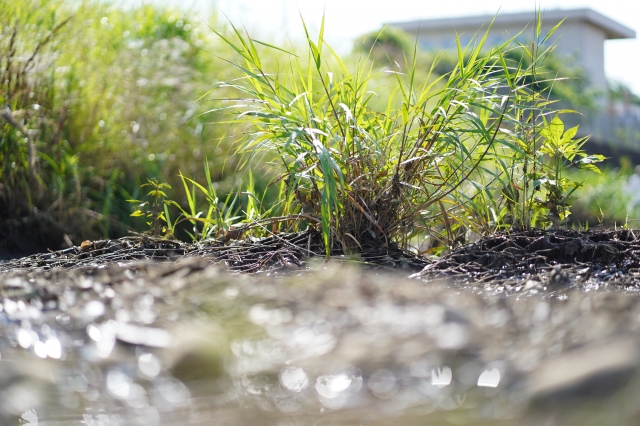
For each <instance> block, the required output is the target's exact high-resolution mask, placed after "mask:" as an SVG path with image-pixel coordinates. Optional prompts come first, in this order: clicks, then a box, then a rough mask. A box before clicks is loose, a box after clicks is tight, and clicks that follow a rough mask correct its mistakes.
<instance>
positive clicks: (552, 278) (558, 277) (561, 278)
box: [549, 265, 571, 288]
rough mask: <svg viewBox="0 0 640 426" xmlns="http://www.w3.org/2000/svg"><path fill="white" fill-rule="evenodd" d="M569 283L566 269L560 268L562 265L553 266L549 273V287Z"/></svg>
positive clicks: (569, 279) (567, 284) (563, 285)
mask: <svg viewBox="0 0 640 426" xmlns="http://www.w3.org/2000/svg"><path fill="white" fill-rule="evenodd" d="M570 284H571V278H570V277H569V274H568V273H567V272H566V271H563V270H562V266H560V265H556V266H554V267H553V270H551V273H550V274H549V288H560V287H568V286H569V285H570Z"/></svg>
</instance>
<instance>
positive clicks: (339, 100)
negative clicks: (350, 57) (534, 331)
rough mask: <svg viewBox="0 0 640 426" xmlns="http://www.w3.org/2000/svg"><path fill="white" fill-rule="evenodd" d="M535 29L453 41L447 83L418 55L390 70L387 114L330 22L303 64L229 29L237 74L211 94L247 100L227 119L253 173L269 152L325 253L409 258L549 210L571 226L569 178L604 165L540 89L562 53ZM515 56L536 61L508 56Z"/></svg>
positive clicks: (365, 66) (293, 209)
mask: <svg viewBox="0 0 640 426" xmlns="http://www.w3.org/2000/svg"><path fill="white" fill-rule="evenodd" d="M540 22H541V20H540V16H539V19H538V25H537V32H536V34H537V40H536V41H534V44H533V47H530V46H526V45H523V44H520V43H518V41H517V39H516V37H517V36H516V37H514V38H512V39H509V40H507V41H505V42H504V43H502V44H500V45H497V46H486V45H485V41H486V38H487V34H488V30H487V31H485V32H484V33H479V34H477V35H476V37H475V38H474V39H473V40H472V42H471V43H470V44H469V45H468V46H461V45H460V42H459V41H458V43H457V53H458V54H457V63H456V64H455V66H454V69H453V70H452V71H451V72H450V73H448V74H445V75H442V76H435V75H433V69H434V67H435V66H437V61H436V62H434V63H433V64H432V66H431V69H430V71H429V73H428V75H427V76H426V78H424V79H421V80H418V79H416V75H417V71H418V70H417V66H416V62H415V58H416V54H415V53H416V51H417V46H414V54H413V58H414V59H413V62H409V61H407V62H406V63H405V65H404V67H402V69H400V68H399V69H398V70H394V71H389V72H390V73H391V74H393V76H394V81H395V85H394V87H393V89H392V90H391V92H390V95H389V96H388V97H387V98H386V99H382V101H383V102H384V104H385V105H386V107H385V108H384V109H376V108H375V106H374V103H373V102H372V100H373V99H375V97H376V96H377V94H376V92H377V88H370V87H369V84H370V83H371V82H372V81H373V80H374V78H375V77H376V73H375V72H374V71H373V70H374V66H373V64H372V62H371V60H370V55H366V56H365V55H363V56H361V57H360V58H358V59H357V61H356V62H355V64H353V65H347V64H346V63H345V62H344V61H343V60H342V59H341V58H340V57H339V56H338V55H337V54H336V53H335V52H334V51H333V50H332V49H331V47H330V46H329V45H327V44H326V43H325V41H324V22H323V24H322V25H321V27H320V31H319V35H318V37H317V39H312V38H311V36H310V34H309V32H308V30H307V28H306V26H305V33H306V41H307V47H308V48H307V50H306V52H304V53H296V52H292V51H287V50H286V49H283V48H280V47H276V46H273V45H270V44H267V43H263V42H259V41H257V40H253V39H252V38H251V37H250V36H249V35H248V34H246V33H242V32H240V31H239V30H238V29H237V28H235V27H234V26H233V25H231V34H230V35H229V34H222V33H220V32H217V31H215V30H214V32H216V34H218V35H219V36H220V37H221V39H222V40H223V41H224V42H225V43H227V44H228V45H229V46H230V47H231V48H232V49H233V51H235V53H236V54H237V55H238V56H237V57H236V59H235V60H233V59H229V60H227V61H228V63H230V64H232V65H233V66H235V67H236V68H237V69H238V70H239V71H240V73H241V75H242V77H241V78H238V79H235V80H231V81H228V82H224V83H220V84H218V85H217V86H216V87H215V89H219V88H225V89H228V88H232V89H235V90H236V91H237V93H238V94H240V97H239V98H234V99H232V100H230V101H229V102H230V105H229V106H226V107H223V108H224V111H227V112H230V113H232V114H235V121H239V122H241V123H242V124H243V125H245V126H246V127H245V129H244V132H245V133H246V138H244V140H243V141H242V142H241V146H240V151H241V152H244V153H248V154H249V160H248V163H247V164H251V159H252V158H253V157H259V156H260V154H262V155H267V158H269V159H272V160H273V167H275V168H276V169H277V170H280V174H279V176H278V177H277V179H276V181H278V182H280V183H281V185H282V186H283V188H284V194H283V199H282V202H281V204H280V206H279V207H278V208H279V209H280V210H281V211H286V212H290V213H296V214H305V219H306V218H307V217H309V215H310V216H312V217H315V218H317V219H318V220H319V221H320V223H321V230H322V235H323V238H324V242H325V246H326V251H327V254H330V253H332V252H342V253H351V252H354V251H360V250H365V249H367V248H368V247H371V246H375V247H389V246H390V245H391V244H392V242H395V243H400V244H402V245H403V246H405V247H406V246H407V244H408V241H410V240H411V239H412V238H413V237H414V236H416V235H429V234H434V233H436V232H438V230H439V229H443V228H444V230H445V233H446V236H448V243H449V244H452V243H453V241H454V238H453V237H454V235H455V232H456V231H457V228H461V227H468V228H471V229H473V230H476V231H477V232H480V233H486V232H492V231H495V230H496V229H499V228H500V227H504V226H507V225H509V226H513V225H516V224H518V223H519V226H520V227H523V226H524V227H528V226H531V225H534V224H536V223H540V222H544V221H546V220H547V219H546V218H542V219H541V218H540V213H541V212H542V211H546V212H547V213H548V214H549V217H550V219H551V220H552V221H554V220H556V219H557V218H558V217H559V218H563V217H564V216H565V215H566V214H567V209H566V208H567V206H568V204H569V201H570V195H571V191H572V190H571V189H568V187H569V186H571V183H569V182H568V181H567V180H566V179H565V178H564V177H563V176H562V171H563V168H564V167H566V166H567V165H569V163H570V165H575V166H577V167H582V166H585V167H590V168H595V166H593V163H594V162H595V161H597V160H598V159H599V158H597V157H588V156H587V155H586V154H585V153H584V152H582V151H581V150H580V147H581V145H582V143H584V140H577V141H575V140H574V139H573V137H574V136H575V133H576V130H577V129H576V128H573V129H570V130H568V131H566V132H564V131H563V129H561V128H562V127H563V125H562V122H561V120H560V118H557V117H555V115H556V114H557V113H558V111H555V110H553V109H552V104H553V102H552V101H549V100H548V99H547V98H546V97H545V94H544V93H541V92H538V91H536V90H534V89H535V88H534V87H532V86H533V85H534V84H537V82H538V79H539V76H540V75H541V74H542V72H541V67H542V62H543V61H544V59H545V57H546V56H547V55H548V54H549V53H550V52H551V51H552V50H553V47H549V48H547V49H546V50H544V51H542V52H538V46H539V45H542V44H544V42H545V41H546V40H547V39H548V38H549V37H550V36H551V34H552V33H553V31H555V30H556V29H557V26H556V27H555V28H554V29H553V30H552V31H551V33H549V34H547V35H546V36H544V37H543V36H542V35H541V34H540V28H541V25H540ZM303 25H304V22H303ZM374 45H375V43H374ZM513 50H517V51H520V55H516V57H518V56H520V57H522V55H529V56H530V60H529V61H528V63H527V62H526V61H519V62H514V61H513V60H512V59H510V56H509V55H508V53H509V52H511V51H513ZM274 51H278V52H284V53H286V54H287V55H288V60H287V61H286V62H284V63H282V64H280V65H279V66H278V67H276V68H274V69H270V68H268V67H267V66H265V64H264V62H263V57H264V56H265V55H267V54H269V53H271V52H274ZM266 52H269V53H266ZM552 78H553V77H552ZM220 111H223V109H222V108H221V109H220V110H217V112H220ZM560 112H562V111H560ZM545 117H554V118H552V119H551V120H550V121H549V122H548V123H547V121H545V120H546V119H545ZM265 153H266V154H265ZM567 162H569V163H567ZM573 188H575V185H574V186H573ZM540 196H543V197H545V198H540Z"/></svg>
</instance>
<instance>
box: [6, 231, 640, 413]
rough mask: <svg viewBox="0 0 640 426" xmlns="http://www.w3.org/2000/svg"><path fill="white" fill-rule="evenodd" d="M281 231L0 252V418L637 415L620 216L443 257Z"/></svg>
mask: <svg viewBox="0 0 640 426" xmlns="http://www.w3.org/2000/svg"><path fill="white" fill-rule="evenodd" d="M280 239H281V240H278V241H276V242H274V241H273V240H271V241H270V242H269V241H267V242H266V243H265V242H264V241H263V242H256V241H254V242H253V243H246V244H245V243H239V242H236V243H233V242H232V243H229V242H226V243H224V244H223V243H219V244H218V243H215V244H213V243H212V244H209V245H208V246H207V245H204V246H188V245H184V244H179V243H169V242H159V241H149V240H144V239H141V238H139V239H134V238H132V239H124V240H117V241H103V242H91V243H87V244H84V245H83V247H76V248H72V249H68V250H66V251H62V252H55V253H48V254H41V255H38V256H33V257H30V258H24V259H20V260H15V261H12V262H11V263H5V264H2V265H0V298H1V303H0V308H1V310H0V357H1V358H0V424H7V425H9V424H36V423H37V424H39V425H43V424H44V425H76V424H77V425H81V424H83V425H135V424H141V425H184V424H203V425H209V424H210V425H227V424H228V425H258V424H260V425H278V426H280V425H282V426H285V425H286V426H293V425H352V424H353V425H388V424H394V425H395V424H398V425H414V424H415V425H422V424H435V425H439V424H442V425H448V424H474V425H475V424H487V425H494V424H505V425H527V424H531V425H538V424H545V425H567V424H568V425H598V424H605V423H607V424H616V425H625V424H629V425H632V424H638V422H639V421H640V374H639V373H640V332H639V329H640V296H639V291H640V285H639V284H638V279H637V278H636V274H637V272H638V271H639V270H638V269H637V268H638V266H637V261H638V258H637V253H640V252H638V250H640V248H638V249H637V248H636V240H637V237H636V233H635V231H629V230H620V231H615V232H614V231H609V232H593V233H573V231H557V232H554V233H548V232H545V231H535V230H534V231H528V232H523V233H515V234H511V235H509V236H508V238H507V236H505V235H501V236H500V235H499V236H494V237H492V238H490V239H485V240H481V241H480V242H478V243H476V244H475V245H474V246H467V247H463V248H461V249H458V250H456V251H454V252H452V253H451V254H450V255H448V256H446V257H444V258H443V259H440V260H438V261H429V260H427V259H415V258H411V257H409V256H408V255H407V254H406V253H404V254H403V253H401V252H400V251H399V250H396V251H393V250H386V251H385V250H382V251H379V252H375V253H374V252H371V253H365V254H364V255H363V256H361V257H360V258H359V259H349V258H336V259H334V260H333V261H331V262H328V263H327V262H324V261H323V260H322V258H321V257H318V256H316V257H312V258H309V257H308V255H309V253H310V252H313V251H314V250H315V249H314V248H313V247H314V245H313V241H312V239H310V238H309V236H308V235H292V236H282V237H280ZM283 241H284V242H283ZM303 242H304V244H303ZM261 246H262V247H267V246H268V247H270V250H261V249H260V247H261ZM247 250H252V251H250V252H247ZM243 253H244V254H243ZM247 253H252V255H251V256H248V255H247ZM274 253H275V254H274ZM246 259H249V260H246ZM247 265H254V266H256V265H257V266H258V267H255V268H250V270H249V272H250V273H247V272H244V273H240V272H237V270H244V271H246V270H247ZM357 265H360V266H357ZM363 265H364V267H363ZM234 269H235V271H234Z"/></svg>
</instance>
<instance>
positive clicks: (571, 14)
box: [389, 9, 636, 39]
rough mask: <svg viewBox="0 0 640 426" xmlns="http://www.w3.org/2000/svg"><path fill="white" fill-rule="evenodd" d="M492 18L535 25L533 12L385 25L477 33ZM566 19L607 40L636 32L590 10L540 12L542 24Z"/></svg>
mask: <svg viewBox="0 0 640 426" xmlns="http://www.w3.org/2000/svg"><path fill="white" fill-rule="evenodd" d="M494 17H495V18H496V19H495V22H494V25H501V24H502V25H504V24H518V25H522V27H525V26H526V25H528V24H533V23H534V22H535V18H536V16H535V14H534V13H533V12H519V13H503V14H498V15H497V16H496V15H478V16H465V17H459V18H439V19H421V20H415V21H405V22H391V23H389V25H392V26H394V27H398V28H402V29H403V30H405V31H408V32H414V33H416V32H418V31H420V30H423V31H429V32H430V31H433V30H444V29H447V30H448V29H451V28H456V29H465V28H471V29H473V30H477V29H479V28H480V27H482V26H483V25H486V24H488V23H489V22H491V20H492V19H493V18H494ZM564 18H567V20H566V21H565V22H567V23H569V22H576V21H577V22H579V21H585V22H588V23H590V24H592V25H594V26H596V27H598V28H601V29H602V30H604V32H605V34H606V36H607V39H620V38H635V37H636V32H635V31H634V30H632V29H631V28H628V27H625V26H624V25H622V24H620V23H619V22H616V21H614V20H613V19H611V18H608V17H606V16H604V15H603V14H601V13H598V12H596V11H594V10H592V9H555V10H548V11H543V12H542V20H543V22H545V21H546V22H549V21H550V22H551V23H553V24H556V23H558V22H560V21H561V20H562V19H564Z"/></svg>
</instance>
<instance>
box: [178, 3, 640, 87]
mask: <svg viewBox="0 0 640 426" xmlns="http://www.w3.org/2000/svg"><path fill="white" fill-rule="evenodd" d="M167 1H169V2H172V3H175V4H179V5H181V6H185V5H191V6H193V7H194V9H201V10H206V9H210V8H215V9H217V10H219V11H222V12H224V13H225V14H226V15H227V16H228V17H229V19H230V20H231V21H232V22H234V24H235V23H242V24H244V25H245V26H246V27H247V28H250V29H251V31H252V33H253V34H255V36H257V37H259V38H260V37H262V38H272V39H273V38H276V37H275V36H274V35H275V34H280V35H282V34H284V33H286V34H287V35H288V36H289V37H291V38H293V39H296V38H297V37H299V36H300V35H301V33H302V27H301V25H300V17H299V16H300V15H299V14H302V16H303V17H304V19H305V21H306V22H307V24H308V25H309V26H310V27H314V28H318V26H319V23H320V19H321V18H322V15H323V13H324V15H325V38H327V40H328V42H329V43H330V44H331V45H332V47H334V48H336V49H337V50H339V51H342V52H345V51H349V50H350V48H351V45H352V41H353V39H354V38H356V37H357V36H359V35H361V34H364V33H366V32H369V31H373V30H377V29H379V28H380V27H381V26H382V25H383V24H385V23H389V22H398V21H407V20H418V19H433V18H443V17H457V16H469V15H479V14H481V15H484V14H490V15H492V14H495V13H497V12H498V11H500V12H522V11H531V10H534V8H536V7H540V8H541V9H542V11H543V12H544V11H545V10H553V9H577V8H585V7H586V8H591V9H593V10H595V11H597V12H600V13H602V14H603V15H605V16H607V17H609V18H611V19H613V20H615V21H618V22H619V23H621V24H623V25H625V26H627V27H629V28H631V29H632V30H635V31H636V34H637V36H636V39H631V40H609V41H606V42H605V72H606V74H607V77H608V78H609V79H611V80H616V81H620V82H623V83H625V84H627V85H628V86H630V87H631V89H632V90H633V91H634V92H635V93H637V94H640V39H639V38H638V37H640V1H639V0H606V1H603V0H535V1H534V0H445V1H443V0H324V1H323V0H210V1H205V0H167ZM253 34H252V35H253Z"/></svg>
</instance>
